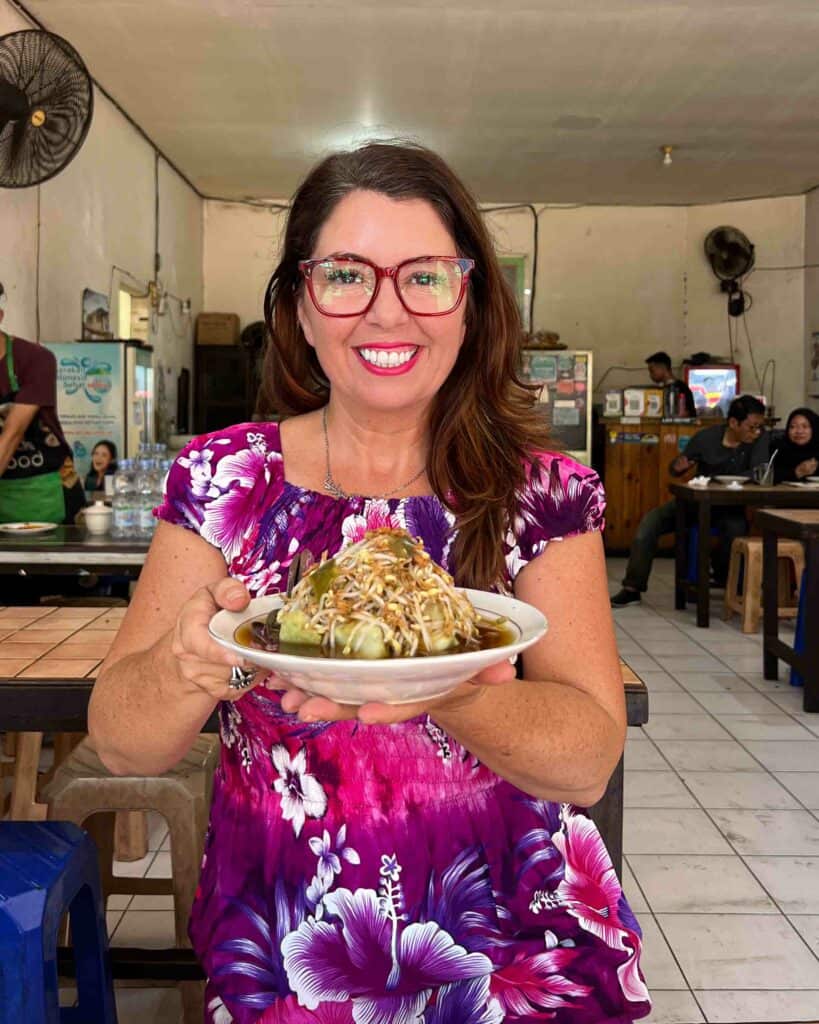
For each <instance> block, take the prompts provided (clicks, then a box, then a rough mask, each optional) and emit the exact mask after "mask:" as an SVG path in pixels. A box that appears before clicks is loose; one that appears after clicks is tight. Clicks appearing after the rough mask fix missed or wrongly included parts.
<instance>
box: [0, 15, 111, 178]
mask: <svg viewBox="0 0 819 1024" xmlns="http://www.w3.org/2000/svg"><path fill="white" fill-rule="evenodd" d="M93 110H94V87H93V84H92V82H91V76H90V75H89V74H88V70H87V69H86V67H85V64H83V62H82V58H81V57H80V55H79V54H78V53H77V51H76V50H75V49H74V47H73V46H72V45H71V44H70V43H67V42H66V41H65V39H61V38H60V36H55V35H53V34H52V33H51V32H40V31H38V30H36V29H30V30H29V29H27V30H25V31H23V32H11V33H9V34H8V35H5V36H0V187H3V188H26V187H27V186H29V185H38V184H40V182H43V181H48V179H49V178H53V177H54V175H55V174H59V173H60V171H61V170H62V169H63V168H64V167H66V166H67V165H68V164H69V163H70V162H71V161H72V160H73V159H74V157H75V156H76V155H77V152H78V151H79V149H80V146H82V144H83V142H84V141H85V136H86V135H87V134H88V128H89V125H90V124H91V115H92V113H93Z"/></svg>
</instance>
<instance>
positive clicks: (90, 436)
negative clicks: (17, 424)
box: [46, 341, 125, 479]
mask: <svg viewBox="0 0 819 1024" xmlns="http://www.w3.org/2000/svg"><path fill="white" fill-rule="evenodd" d="M46 347H47V348H48V349H50V350H51V351H52V352H53V353H54V355H55V357H56V359H57V415H58V416H59V418H60V423H61V425H62V428H63V431H64V433H65V436H66V439H67V440H68V443H69V444H70V445H71V447H72V448H73V450H74V465H75V467H76V470H77V472H78V473H79V474H80V477H81V478H82V479H84V478H85V475H86V473H87V472H88V470H89V469H90V468H91V452H92V451H93V450H94V446H95V445H96V444H97V442H99V441H113V442H114V444H115V445H116V447H117V451H118V452H119V453H122V452H123V448H124V445H123V442H124V440H125V437H124V421H123V417H124V402H125V398H124V394H123V388H124V386H125V366H124V362H123V360H124V356H125V352H124V346H123V345H122V344H121V343H117V342H112V343H108V342H104V341H102V342H100V341H96V342H78V341H66V342H51V343H48V344H47V345H46Z"/></svg>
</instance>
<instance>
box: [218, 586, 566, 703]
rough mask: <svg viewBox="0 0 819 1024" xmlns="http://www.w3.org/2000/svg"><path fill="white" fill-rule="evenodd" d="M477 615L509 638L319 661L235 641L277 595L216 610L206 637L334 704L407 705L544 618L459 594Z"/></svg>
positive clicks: (475, 594) (493, 598) (499, 657)
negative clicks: (407, 654)
mask: <svg viewBox="0 0 819 1024" xmlns="http://www.w3.org/2000/svg"><path fill="white" fill-rule="evenodd" d="M463 593H464V594H466V596H467V597H468V598H469V600H470V601H471V602H472V604H473V605H474V606H475V609H476V610H477V611H478V613H479V614H481V615H483V616H486V617H487V618H499V617H503V618H505V619H506V620H507V622H508V624H509V626H510V627H511V629H512V631H513V633H514V634H515V639H514V640H513V641H512V642H511V643H508V644H504V645H503V646H502V647H490V648H487V649H485V650H480V651H467V652H465V653H462V654H436V655H430V656H429V657H422V658H378V659H375V660H371V661H368V660H367V659H365V658H322V657H315V658H313V657H305V656H304V655H298V654H282V653H279V652H277V651H262V650H259V648H257V647H245V646H244V644H239V643H237V642H236V640H235V635H236V630H237V629H238V628H239V626H241V625H243V624H244V623H246V622H248V621H249V620H251V619H260V618H264V617H265V616H266V615H268V614H269V613H270V612H271V611H273V609H275V608H280V607H281V605H282V600H283V597H282V595H281V594H270V595H268V596H267V597H257V598H255V599H254V600H252V601H251V602H250V604H249V605H248V606H247V608H245V609H244V610H243V611H241V612H229V611H225V610H223V611H220V612H217V613H216V615H214V616H213V618H212V619H211V620H210V625H209V627H208V628H209V631H210V635H211V636H212V637H213V638H214V640H216V642H217V643H219V644H221V645H222V646H223V647H226V648H227V649H228V650H230V651H235V652H236V653H237V654H239V655H241V657H243V658H244V659H245V660H246V661H250V662H253V663H254V664H256V665H261V667H262V668H268V669H271V670H272V671H274V672H275V673H276V674H277V675H279V676H281V677H282V679H284V680H285V681H286V682H288V683H290V684H291V685H292V686H296V687H298V688H299V689H300V690H305V691H307V692H308V693H314V694H319V695H321V696H322V697H328V698H329V699H330V700H334V701H336V702H337V703H339V704H366V703H368V702H369V701H380V702H381V703H384V704H409V703H411V702H413V701H417V700H429V699H431V698H433V697H440V696H442V695H443V694H445V693H448V692H449V691H450V690H453V689H454V688H455V687H456V686H457V685H458V684H459V683H462V682H464V681H465V680H467V679H471V678H472V676H474V675H475V674H476V673H478V672H480V671H481V669H484V668H487V667H488V666H489V665H495V664H497V663H498V662H499V661H503V660H504V659H505V658H509V659H511V658H512V657H514V655H516V654H518V653H519V652H520V651H523V650H525V649H526V648H527V647H531V645H532V644H534V643H536V642H537V641H538V640H539V639H540V638H541V637H542V636H543V634H544V633H545V632H546V628H547V624H546V619H545V618H544V617H543V615H541V613H540V612H539V611H538V610H537V608H533V607H532V606H531V605H530V604H526V603H525V602H524V601H517V600H515V598H512V597H504V596H503V595H501V594H491V593H487V592H486V591H484V590H464V591H463Z"/></svg>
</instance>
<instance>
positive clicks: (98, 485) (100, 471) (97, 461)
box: [85, 441, 117, 494]
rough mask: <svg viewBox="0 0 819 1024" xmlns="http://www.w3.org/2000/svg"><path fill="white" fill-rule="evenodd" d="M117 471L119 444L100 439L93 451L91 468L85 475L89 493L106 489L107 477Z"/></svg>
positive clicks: (86, 487)
mask: <svg viewBox="0 0 819 1024" xmlns="http://www.w3.org/2000/svg"><path fill="white" fill-rule="evenodd" d="M116 471H117V446H116V445H115V444H114V442H113V441H98V442H97V443H96V444H95V445H94V450H93V451H92V452H91V468H90V469H89V470H88V472H87V473H86V476H85V489H86V491H88V493H89V494H91V493H93V492H94V491H104V490H105V478H106V477H107V476H113V475H114V473H116Z"/></svg>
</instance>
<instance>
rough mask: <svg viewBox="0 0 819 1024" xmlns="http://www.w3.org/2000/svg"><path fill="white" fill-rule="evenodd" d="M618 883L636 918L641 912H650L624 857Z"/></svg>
mask: <svg viewBox="0 0 819 1024" xmlns="http://www.w3.org/2000/svg"><path fill="white" fill-rule="evenodd" d="M620 884H621V886H622V887H623V894H624V895H625V897H626V899H627V900H628V905H629V906H630V907H631V909H632V910H633V911H634V913H635V914H636V915H637V916H638V918H639V917H640V915H641V914H648V913H650V911H649V909H648V904H647V903H646V898H645V896H643V894H642V893H641V892H640V887H639V886H638V885H637V883H636V882H635V880H634V875H633V874H632V873H631V868H630V867H629V866H628V863H627V861H626V859H625V857H624V858H623V867H622V871H621V872H620Z"/></svg>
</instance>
